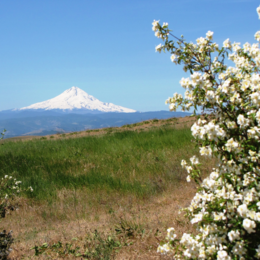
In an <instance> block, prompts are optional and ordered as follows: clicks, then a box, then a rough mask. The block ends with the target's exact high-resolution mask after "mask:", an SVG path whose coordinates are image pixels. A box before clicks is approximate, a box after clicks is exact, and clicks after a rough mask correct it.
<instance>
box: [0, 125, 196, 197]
mask: <svg viewBox="0 0 260 260" xmlns="http://www.w3.org/2000/svg"><path fill="white" fill-rule="evenodd" d="M109 130H110V131H111V129H109ZM61 136H63V135H61ZM191 139H192V136H191V133H190V130H189V129H181V130H176V129H172V128H169V127H164V128H152V129H151V130H150V131H144V132H139V133H137V132H134V131H122V132H114V133H111V134H110V135H100V136H96V137H95V136H87V137H81V138H72V139H57V140H51V141H50V140H33V141H26V142H7V143H4V144H3V145H1V146H0V177H3V176H4V175H6V174H7V175H12V176H14V177H15V178H17V179H18V180H21V181H22V182H23V184H24V185H25V186H32V187H33V189H34V192H33V193H31V194H29V193H28V194H27V196H30V197H33V198H35V199H37V200H45V201H52V200H53V199H55V198H56V196H57V191H58V190H61V189H63V188H66V189H81V188H87V189H89V190H91V191H99V190H102V191H105V192H108V193H109V192H114V191H116V192H119V193H121V194H134V195H135V196H141V197H146V196H151V195H153V194H158V193H160V192H162V191H163V190H164V189H165V187H166V186H167V183H169V182H170V181H174V180H176V178H178V176H180V174H184V172H183V171H182V169H181V167H180V166H178V167H176V163H173V162H174V161H175V162H176V160H177V161H178V165H180V161H181V159H183V156H184V157H185V156H187V158H188V156H189V155H192V154H193V153H195V150H194V148H193V146H194V145H193V144H191ZM180 156H181V157H180ZM173 165H174V168H172V167H173ZM185 176H186V174H185Z"/></svg>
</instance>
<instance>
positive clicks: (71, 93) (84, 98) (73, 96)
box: [20, 87, 136, 113]
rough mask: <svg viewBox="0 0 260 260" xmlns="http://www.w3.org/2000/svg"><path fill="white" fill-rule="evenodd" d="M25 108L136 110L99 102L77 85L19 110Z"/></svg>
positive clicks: (104, 110) (125, 111)
mask: <svg viewBox="0 0 260 260" xmlns="http://www.w3.org/2000/svg"><path fill="white" fill-rule="evenodd" d="M27 109H43V110H52V109H61V110H74V109H77V110H78V109H80V110H91V111H100V112H121V113H132V112H136V110H133V109H130V108H125V107H121V106H117V105H114V104H112V103H104V102H101V101H99V100H98V99H96V98H95V97H93V96H91V95H89V94H88V93H86V92H85V91H83V90H82V89H80V88H78V87H72V88H70V89H67V90H65V91H64V92H63V93H61V94H60V95H58V96H57V97H54V98H52V99H48V100H46V101H43V102H39V103H35V104H33V105H30V106H28V107H23V108H21V109H20V110H27Z"/></svg>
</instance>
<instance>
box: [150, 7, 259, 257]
mask: <svg viewBox="0 0 260 260" xmlns="http://www.w3.org/2000/svg"><path fill="white" fill-rule="evenodd" d="M257 13H258V15H259V18H260V6H259V7H258V8H257ZM153 30H154V31H155V34H156V35H157V36H158V37H159V38H160V39H162V40H163V41H164V44H160V45H158V46H157V47H156V51H158V52H161V51H169V52H170V53H171V61H172V62H174V63H175V64H183V65H184V67H183V69H184V71H190V73H191V76H190V78H182V79H181V81H180V85H181V86H182V87H183V88H184V89H185V96H184V97H183V96H182V95H180V94H178V93H175V94H174V95H173V97H170V98H168V99H167V100H166V104H169V108H170V110H172V111H176V109H177V108H178V107H180V108H181V109H182V111H188V110H189V109H190V108H191V107H194V114H196V111H197V109H198V107H200V108H202V111H203V113H202V114H203V115H204V116H203V119H200V118H198V121H197V122H196V123H194V125H193V126H192V127H191V132H192V135H193V137H194V138H195V140H196V142H197V144H198V145H199V149H200V154H201V156H206V157H212V156H216V157H217V158H218V159H219V164H218V165H217V167H216V168H213V169H212V172H211V173H210V174H209V176H208V177H207V178H205V179H204V180H201V178H200V169H199V166H200V163H199V160H198V158H196V157H195V156H193V157H192V158H190V163H188V162H186V161H185V160H182V161H181V166H182V167H183V168H184V169H186V171H187V173H188V175H187V181H188V182H189V181H191V179H193V180H194V181H196V182H197V183H199V184H200V189H199V190H198V192H197V193H196V195H195V196H194V198H193V199H192V201H191V204H190V206H189V207H188V208H186V209H185V211H186V215H187V217H188V218H189V220H190V221H191V223H192V224H194V225H196V227H197V231H198V232H197V235H196V236H195V235H192V234H186V233H185V234H183V235H182V237H181V238H177V237H176V235H175V233H174V228H169V229H168V230H167V237H166V239H167V240H168V242H167V243H166V244H164V245H161V246H159V247H158V252H160V253H163V254H166V253H167V254H169V253H171V254H174V257H175V258H174V259H181V258H183V259H219V260H220V259H221V260H222V259H223V260H228V259H230V260H231V259H240V260H243V259H260V202H259V200H260V144H259V136H260V48H259V45H258V43H255V44H252V45H251V44H249V43H245V44H244V45H243V47H242V45H241V44H240V43H237V42H235V43H233V44H232V43H231V41H230V40H229V39H227V40H225V41H224V42H223V46H222V47H220V46H218V44H216V43H214V42H212V41H213V32H211V31H208V32H207V33H206V37H205V38H204V37H200V38H198V39H197V40H196V44H194V43H187V42H186V41H185V40H184V38H183V37H181V38H180V39H178V38H177V37H175V36H174V35H172V36H173V37H174V38H175V39H177V40H176V41H172V40H169V36H170V35H171V34H170V30H169V29H168V24H167V23H164V24H163V26H161V25H160V24H159V21H154V22H153ZM255 39H256V40H257V41H259V40H260V31H258V32H256V34H255ZM212 57H214V58H212ZM226 58H228V59H230V60H231V61H233V62H234V67H227V66H226V65H225V64H224V61H225V59H226Z"/></svg>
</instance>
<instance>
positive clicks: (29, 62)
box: [0, 0, 260, 111]
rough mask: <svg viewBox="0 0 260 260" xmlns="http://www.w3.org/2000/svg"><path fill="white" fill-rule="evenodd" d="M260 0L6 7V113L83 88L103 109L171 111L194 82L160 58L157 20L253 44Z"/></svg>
mask: <svg viewBox="0 0 260 260" xmlns="http://www.w3.org/2000/svg"><path fill="white" fill-rule="evenodd" d="M259 4H260V2H259V0H216V1H215V0H214V1H213V0H171V1H170V0H164V1H155V0H131V1H122V0H121V1H119V0H110V1H107V0H44V1H42V0H12V1H8V0H2V1H0V32H1V43H0V46H1V47H0V90H1V92H0V110H5V109H12V108H20V107H23V106H28V105H31V104H33V103H36V102H41V101H44V100H47V99H50V98H53V97H55V96H57V95H59V94H61V93H62V92H63V91H65V90H66V89H68V88H70V87H72V86H77V87H79V88H81V89H83V90H84V91H86V92H87V93H88V94H90V95H93V96H94V97H96V98H98V99H99V100H101V101H103V102H111V103H114V104H116V105H121V106H124V107H128V108H132V109H136V110H138V111H156V110H167V109H168V108H167V106H166V105H165V104H164V101H165V100H166V99H167V98H168V97H169V96H171V95H172V94H173V93H174V92H179V93H184V90H183V89H182V88H181V87H180V85H179V81H180V79H181V78H182V77H188V76H189V74H185V73H184V72H183V70H182V67H181V66H176V65H174V64H173V63H171V61H170V54H169V53H166V54H164V53H162V54H159V53H156V52H155V46H156V45H158V44H159V43H162V42H161V41H160V40H159V39H158V38H156V37H155V36H154V32H153V31H152V25H151V23H152V22H153V20H154V19H156V20H160V21H161V22H168V23H169V28H170V29H172V30H173V34H175V35H176V36H180V35H181V34H183V35H184V37H185V39H186V40H187V41H193V42H195V41H196V39H197V38H199V37H200V36H205V33H206V32H207V31H208V30H211V31H213V32H214V40H215V41H216V42H217V43H218V44H222V42H223V41H224V40H225V39H227V38H230V40H231V41H232V42H234V41H236V42H241V43H242V44H243V43H245V42H247V41H248V42H250V43H253V42H255V41H254V34H255V32H256V31H258V30H260V20H259V19H258V16H257V13H256V8H257V7H258V6H259Z"/></svg>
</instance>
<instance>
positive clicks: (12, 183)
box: [0, 175, 33, 259]
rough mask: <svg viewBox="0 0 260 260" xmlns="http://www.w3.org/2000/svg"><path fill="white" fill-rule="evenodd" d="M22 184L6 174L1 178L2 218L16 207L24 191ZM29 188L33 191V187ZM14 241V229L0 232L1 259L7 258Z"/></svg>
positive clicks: (0, 201) (0, 206)
mask: <svg viewBox="0 0 260 260" xmlns="http://www.w3.org/2000/svg"><path fill="white" fill-rule="evenodd" d="M20 185H21V181H17V180H16V179H15V178H13V177H12V176H8V175H5V176H4V178H2V179H0V220H1V218H5V217H6V215H7V214H8V213H9V212H10V211H11V210H15V209H16V207H17V204H16V203H15V199H16V198H17V196H18V195H19V194H20V193H21V192H22V191H24V190H23V189H22V188H21V187H20ZM27 190H30V191H33V189H32V188H31V187H29V188H28V189H27ZM12 243H13V237H12V231H10V232H8V233H7V232H6V230H3V232H0V259H7V257H8V255H9V253H10V251H11V244H12Z"/></svg>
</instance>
